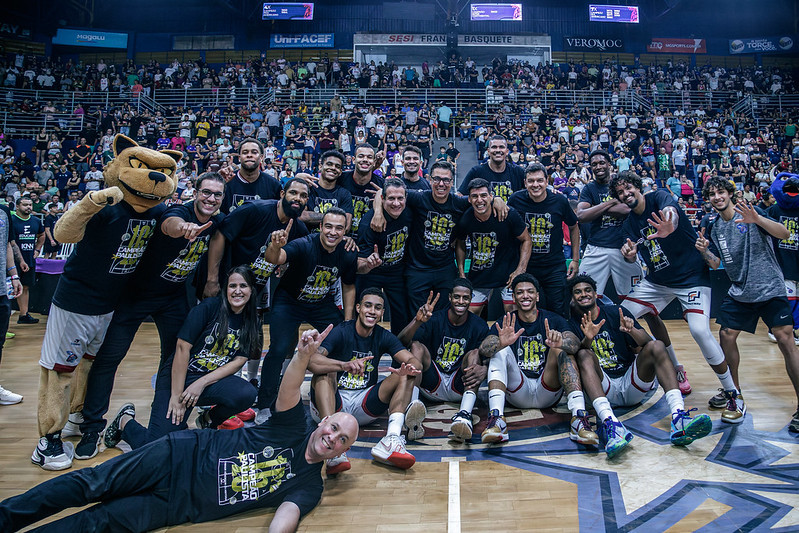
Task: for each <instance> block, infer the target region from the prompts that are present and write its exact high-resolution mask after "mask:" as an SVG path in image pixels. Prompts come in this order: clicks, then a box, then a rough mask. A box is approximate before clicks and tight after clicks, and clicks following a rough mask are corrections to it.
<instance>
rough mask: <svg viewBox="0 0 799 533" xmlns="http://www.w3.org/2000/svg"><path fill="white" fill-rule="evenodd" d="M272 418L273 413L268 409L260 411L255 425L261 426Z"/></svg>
mask: <svg viewBox="0 0 799 533" xmlns="http://www.w3.org/2000/svg"><path fill="white" fill-rule="evenodd" d="M271 417H272V411H270V410H269V408H268V407H266V408H264V409H259V410H258V414H257V415H255V424H256V425H258V426H260V425H261V424H263V423H264V422H266V421H267V420H269V419H270V418H271Z"/></svg>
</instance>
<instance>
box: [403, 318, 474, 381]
mask: <svg viewBox="0 0 799 533" xmlns="http://www.w3.org/2000/svg"><path fill="white" fill-rule="evenodd" d="M448 312H449V310H448V309H441V310H440V311H436V312H435V313H433V316H431V317H430V320H428V321H427V322H425V323H424V324H422V325H421V326H419V329H418V330H416V334H415V335H414V336H413V340H415V341H419V342H420V343H422V344H424V345H425V346H426V347H427V350H428V351H429V352H430V357H431V358H432V359H433V362H434V363H435V364H436V366H437V367H438V369H439V370H440V371H441V372H443V373H445V374H452V373H453V372H455V371H456V370H458V369H459V368H460V366H461V363H462V361H463V357H464V356H465V355H466V354H467V353H468V352H470V351H472V350H475V349H477V348H479V347H480V343H481V342H483V339H485V338H486V336H487V335H488V324H486V321H485V320H483V319H482V318H480V317H479V316H477V315H475V314H474V313H468V315H467V317H466V322H464V323H463V324H461V325H460V326H455V325H453V324H452V322H450V321H449V317H448V316H447V313H448Z"/></svg>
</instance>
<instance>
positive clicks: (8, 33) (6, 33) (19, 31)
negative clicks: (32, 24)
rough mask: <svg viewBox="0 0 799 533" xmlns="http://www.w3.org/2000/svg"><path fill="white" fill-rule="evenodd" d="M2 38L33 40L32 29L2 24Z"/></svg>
mask: <svg viewBox="0 0 799 533" xmlns="http://www.w3.org/2000/svg"><path fill="white" fill-rule="evenodd" d="M0 37H21V38H23V39H30V38H31V30H30V28H23V27H22V26H19V25H17V24H8V23H5V22H3V23H0Z"/></svg>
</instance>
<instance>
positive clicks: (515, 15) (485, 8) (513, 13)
mask: <svg viewBox="0 0 799 533" xmlns="http://www.w3.org/2000/svg"><path fill="white" fill-rule="evenodd" d="M471 8H472V9H471V12H472V20H522V5H521V4H472V5H471Z"/></svg>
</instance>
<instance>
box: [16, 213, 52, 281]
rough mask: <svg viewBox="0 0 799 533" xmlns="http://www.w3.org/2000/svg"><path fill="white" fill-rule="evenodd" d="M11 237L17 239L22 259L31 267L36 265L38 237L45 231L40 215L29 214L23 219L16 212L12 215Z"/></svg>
mask: <svg viewBox="0 0 799 533" xmlns="http://www.w3.org/2000/svg"><path fill="white" fill-rule="evenodd" d="M11 228H12V232H11V239H13V240H15V241H17V246H19V251H20V253H21V254H22V259H24V260H25V262H26V263H27V264H28V265H29V266H30V267H31V268H34V267H35V266H36V264H35V262H36V259H35V258H34V252H35V251H36V237H37V236H38V235H39V234H40V233H44V224H42V221H41V220H39V217H35V216H32V215H31V216H29V217H28V220H22V219H21V218H19V217H18V216H17V215H16V213H15V214H13V215H11Z"/></svg>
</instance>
